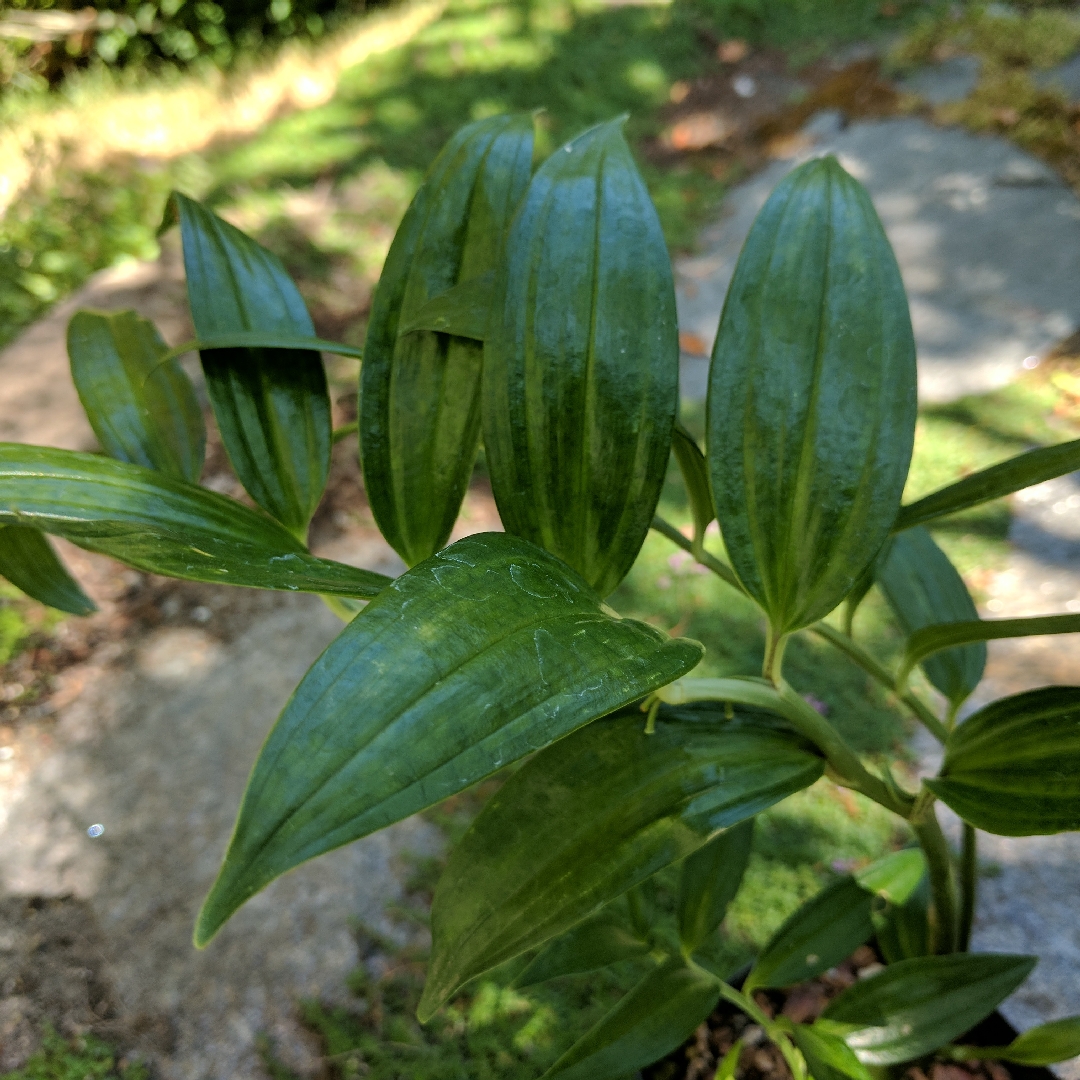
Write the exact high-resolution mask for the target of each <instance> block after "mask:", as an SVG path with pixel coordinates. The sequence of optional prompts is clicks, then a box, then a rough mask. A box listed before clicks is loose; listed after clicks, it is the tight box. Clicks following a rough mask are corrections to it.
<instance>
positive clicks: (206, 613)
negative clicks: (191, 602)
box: [191, 604, 214, 622]
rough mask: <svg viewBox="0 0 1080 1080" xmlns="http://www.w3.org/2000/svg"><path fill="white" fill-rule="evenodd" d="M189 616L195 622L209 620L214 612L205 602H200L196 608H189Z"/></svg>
mask: <svg viewBox="0 0 1080 1080" xmlns="http://www.w3.org/2000/svg"><path fill="white" fill-rule="evenodd" d="M191 617H192V618H193V619H194V620H195V621H196V622H209V621H210V620H211V619H212V618H213V617H214V613H213V612H212V611H211V610H210V609H209V608H208V607H207V606H206V605H205V604H200V605H199V606H198V607H197V608H192V609H191Z"/></svg>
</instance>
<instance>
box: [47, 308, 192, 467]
mask: <svg viewBox="0 0 1080 1080" xmlns="http://www.w3.org/2000/svg"><path fill="white" fill-rule="evenodd" d="M67 346H68V357H69V359H70V361H71V377H72V379H73V380H74V382H75V389H76V390H77V391H78V393H79V400H80V401H81V402H82V406H83V408H84V409H85V410H86V415H87V418H88V419H89V420H90V426H91V427H92V428H93V429H94V434H95V435H96V436H97V438H98V442H99V443H101V448H102V449H103V450H104V451H105V453H107V454H110V455H111V456H112V457H114V458H118V459H119V460H120V461H130V462H133V463H134V464H136V465H145V466H146V467H147V468H148V469H157V470H158V471H159V472H163V473H167V474H168V475H169V476H173V477H175V478H176V479H177V480H187V481H190V482H191V483H193V484H194V483H198V480H199V476H200V475H201V474H202V467H203V456H204V453H205V451H206V427H205V425H204V424H203V417H202V410H201V409H200V408H199V403H198V401H197V400H196V399H195V390H194V388H193V387H192V385H191V380H190V379H189V378H188V377H187V373H186V372H185V371H184V369H183V368H182V367H181V366H180V365H179V364H178V363H177V362H176V361H175V360H163V358H164V356H165V353H166V351H167V347H166V345H165V342H164V341H162V340H161V335H160V334H158V332H157V329H156V328H155V327H154V324H153V323H152V322H150V320H149V319H143V318H140V317H139V316H138V315H136V314H135V312H134V311H118V312H113V313H105V312H96V311H78V312H76V313H75V315H74V316H73V317H72V320H71V322H70V323H68V332H67Z"/></svg>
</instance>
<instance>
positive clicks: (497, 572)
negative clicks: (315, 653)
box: [195, 533, 701, 952]
mask: <svg viewBox="0 0 1080 1080" xmlns="http://www.w3.org/2000/svg"><path fill="white" fill-rule="evenodd" d="M700 656H701V646H700V645H698V644H697V643H696V642H692V641H686V640H684V639H677V640H674V641H673V640H671V639H670V638H668V637H667V635H666V634H662V633H660V632H659V631H657V630H654V629H652V628H651V627H648V626H645V625H644V624H643V623H639V622H634V621H633V620H630V619H620V618H618V617H617V616H616V615H615V614H614V613H613V612H611V611H610V609H606V608H603V607H602V605H601V603H600V601H599V599H598V598H597V597H596V595H595V594H594V593H592V591H591V590H590V589H589V588H588V587H587V586H586V585H585V583H584V582H583V581H582V580H581V579H580V578H578V576H577V575H576V574H574V573H573V572H572V571H570V570H569V568H567V567H566V566H565V565H564V564H562V563H560V562H559V560H558V559H554V558H552V557H551V556H549V555H546V554H545V553H544V552H542V551H540V550H539V549H538V548H535V547H533V545H531V544H529V543H527V542H525V541H523V540H520V539H518V538H517V537H513V536H508V535H506V534H505V533H482V534H479V535H476V536H470V537H468V538H466V539H465V540H461V541H459V542H458V543H457V544H454V545H453V546H452V547H450V548H447V549H446V550H445V551H443V552H440V553H438V554H437V555H435V556H433V557H432V558H431V559H428V560H427V561H426V562H424V563H422V564H421V565H419V566H417V567H415V568H414V569H412V570H410V571H409V572H408V573H407V574H405V575H404V576H403V577H400V578H398V579H397V580H396V581H395V582H394V583H393V584H392V585H391V586H390V587H389V588H388V589H387V590H386V591H385V592H384V593H383V594H382V595H381V596H379V597H378V598H377V599H376V600H375V601H374V602H373V603H371V604H370V605H368V607H367V608H366V609H365V610H364V611H362V612H361V613H360V614H359V615H358V616H357V617H356V618H355V619H353V621H352V622H351V623H349V625H348V626H347V627H346V628H345V630H344V631H342V633H341V635H340V636H339V637H338V638H337V640H336V641H335V642H334V643H333V644H332V645H331V646H330V647H329V648H328V649H327V650H326V652H324V653H323V654H322V656H321V657H320V658H319V659H318V660H317V661H316V662H315V664H314V665H313V666H312V667H311V669H310V670H309V671H308V673H307V675H305V676H304V679H303V681H302V682H301V683H300V685H299V686H298V687H297V689H296V691H295V693H294V694H293V697H292V699H291V700H290V702H289V704H288V705H287V706H286V707H285V710H284V711H283V712H282V714H281V716H280V718H279V719H278V722H277V724H276V725H275V727H274V729H273V731H272V732H271V733H270V736H269V738H268V739H267V741H266V745H265V746H264V747H263V749H262V752H261V753H260V755H259V759H258V761H257V762H256V763H255V768H254V770H253V772H252V775H251V780H250V781H249V783H248V789H247V791H246V793H245V795H244V802H243V805H242V806H241V808H240V816H239V819H238V821H237V825H236V831H235V833H234V834H233V838H232V842H231V843H230V845H229V851H228V854H227V856H226V858H225V864H224V866H223V867H222V869H221V872H220V874H219V876H218V880H217V881H216V883H215V884H214V887H213V889H212V891H211V893H210V895H209V897H207V900H206V902H205V904H204V905H203V909H202V911H201V913H200V915H199V922H198V926H197V929H196V934H195V937H196V941H197V942H198V943H199V944H200V945H201V944H205V943H206V942H207V941H209V940H210V938H211V937H213V935H214V934H215V933H216V932H217V930H218V928H219V927H220V926H221V925H222V923H223V922H224V921H225V920H226V919H227V918H228V917H229V916H230V915H231V914H232V913H233V912H234V911H235V910H236V909H237V908H238V907H239V906H240V905H241V904H242V903H244V901H246V900H247V899H248V897H250V896H252V895H253V894H254V893H255V892H257V891H258V890H259V889H261V888H262V887H263V886H264V885H266V884H267V883H268V882H270V881H272V880H273V879H274V878H276V877H278V876H279V875H280V874H283V873H285V871H286V870H290V869H291V868H292V867H294V866H296V865H298V864H299V863H302V862H304V861H305V860H307V859H311V858H314V857H315V856H316V855H321V854H322V853H323V852H324V851H330V850H332V849H333V848H336V847H340V846H341V845H342V844H347V843H349V841H351V840H356V839H358V838H359V837H361V836H366V835H367V834H368V833H371V832H374V831H375V830H376V829H381V828H383V827H384V826H386V825H389V824H391V823H392V822H394V821H399V820H401V819H402V818H404V817H408V816H409V815H410V814H414V813H416V812H417V811H418V810H422V809H424V807H427V806H430V805H432V803H436V802H438V801H440V800H441V799H445V798H447V797H448V796H450V795H453V794H455V793H456V792H458V791H461V790H462V789H464V788H466V787H469V786H470V785H471V784H474V783H475V782H476V781H477V780H480V779H482V778H483V777H485V776H488V775H489V774H490V773H493V772H495V771H496V770H498V769H500V768H502V766H504V765H507V764H509V763H510V762H512V761H516V760H517V759H518V758H520V757H523V756H524V755H526V754H530V753H532V752H533V751H534V750H537V749H539V748H540V747H543V746H546V745H547V744H548V743H550V742H552V741H553V740H555V739H559V738H561V737H562V736H563V735H566V734H567V733H568V732H571V731H573V730H574V729H575V728H577V727H580V726H581V725H582V724H585V723H588V722H589V721H590V720H592V719H594V718H595V717H597V716H602V715H604V714H605V713H607V712H610V711H612V710H613V709H617V708H619V707H621V706H623V705H625V704H627V703H628V702H631V701H635V700H637V699H638V698H640V697H642V696H643V695H645V694H647V693H649V692H650V691H651V690H654V689H656V688H658V687H660V686H662V685H663V684H664V683H667V682H670V681H671V680H672V679H675V678H677V677H679V676H680V675H682V674H685V673H686V672H687V671H689V670H690V669H691V668H692V667H693V666H694V665H695V664H696V663H697V662H698V660H699V658H700ZM594 906H595V905H594ZM588 914H589V910H588V909H586V910H581V911H579V912H578V914H577V917H576V918H574V919H571V920H570V921H569V922H567V923H564V924H563V925H562V926H560V927H559V928H558V930H559V931H561V930H563V929H567V928H568V927H569V926H570V925H571V924H572V923H573V922H577V921H579V920H580V919H581V918H582V917H584V916H586V915H588ZM539 943H540V942H539V940H536V941H532V942H529V943H527V944H526V946H525V947H524V948H529V947H531V946H533V945H537V944H539ZM521 951H524V950H523V949H522V950H518V952H521Z"/></svg>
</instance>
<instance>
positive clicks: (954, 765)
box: [926, 686, 1080, 836]
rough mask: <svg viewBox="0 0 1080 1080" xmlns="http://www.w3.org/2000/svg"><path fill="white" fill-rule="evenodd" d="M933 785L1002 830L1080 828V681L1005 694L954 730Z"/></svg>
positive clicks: (966, 815) (1029, 832)
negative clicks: (1076, 684) (1006, 695)
mask: <svg viewBox="0 0 1080 1080" xmlns="http://www.w3.org/2000/svg"><path fill="white" fill-rule="evenodd" d="M926 784H927V786H928V787H929V788H930V789H931V790H932V791H933V792H934V794H935V795H937V796H938V798H939V799H941V800H942V802H944V803H947V804H948V805H949V806H951V807H952V808H953V810H955V811H956V812H957V813H958V814H959V815H960V816H961V817H962V818H963V819H964V820H965V821H968V822H970V823H971V824H972V825H975V826H976V827H977V828H980V829H985V830H986V831H987V832H992V833H998V834H999V835H1002V836H1035V835H1044V834H1047V833H1057V832H1066V831H1068V830H1072V829H1080V687H1075V686H1048V687H1044V688H1043V689H1041V690H1030V691H1028V692H1027V693H1023V694H1017V695H1015V696H1014V697H1009V698H1002V699H1001V700H1000V701H995V702H993V703H992V704H990V705H987V706H986V708H984V709H981V710H980V711H979V712H977V713H975V715H974V716H971V717H969V718H968V719H967V720H965V721H964V723H963V724H961V725H960V726H959V727H958V728H956V729H955V730H954V731H953V733H952V734H951V735H950V736H949V741H948V742H947V743H946V744H945V763H944V765H943V766H942V768H941V774H940V776H939V777H938V778H937V779H934V780H927V781H926Z"/></svg>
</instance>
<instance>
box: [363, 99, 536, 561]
mask: <svg viewBox="0 0 1080 1080" xmlns="http://www.w3.org/2000/svg"><path fill="white" fill-rule="evenodd" d="M532 145H533V135H532V118H531V117H528V116H495V117H491V118H490V119H487V120H480V121H477V122H476V123H474V124H469V125H467V126H466V127H464V128H462V129H461V130H460V131H458V132H457V134H455V135H454V137H453V138H452V139H451V140H450V141H449V142H448V143H447V144H446V146H445V148H444V149H443V151H442V152H441V153H440V154H439V156H438V157H437V158H436V159H435V162H434V164H433V165H432V166H431V169H430V171H429V172H428V175H427V178H426V179H425V181H424V183H423V185H422V186H421V187H420V190H419V191H418V192H417V193H416V197H415V198H414V199H413V201H412V204H411V205H410V207H409V209H408V211H407V212H406V214H405V218H404V220H403V221H402V223H401V226H400V228H399V229H398V232H397V235H396V236H395V237H394V243H393V245H392V246H391V248H390V254H389V255H388V256H387V259H386V266H385V267H384V269H383V273H382V278H381V279H380V281H379V287H378V289H377V290H376V292H375V299H374V302H373V303H372V308H371V319H370V321H369V323H368V333H367V341H366V343H365V345H364V366H363V369H362V371H361V373H360V381H361V406H360V450H361V460H362V463H363V467H364V485H365V487H366V490H367V495H368V500H369V502H370V504H371V509H372V512H373V513H374V515H375V520H376V521H377V522H378V524H379V528H380V529H381V530H382V533H383V535H384V536H385V537H386V539H387V540H388V541H389V542H390V544H391V545H392V546H393V547H394V549H395V550H396V551H397V552H398V554H399V555H401V557H402V558H403V559H404V560H405V561H406V562H407V563H410V564H412V563H416V562H419V561H420V560H421V559H426V558H427V557H428V556H429V555H431V554H432V553H433V552H435V551H437V550H438V549H439V548H440V547H442V545H443V544H445V543H446V538H447V537H448V536H449V535H450V530H451V529H452V528H453V525H454V520H455V518H456V517H457V513H458V509H459V508H460V506H461V500H462V498H463V497H464V495H465V489H466V487H467V486H468V483H469V477H470V476H471V475H472V468H473V463H474V462H475V460H476V451H477V447H478V446H479V442H480V381H481V374H482V369H483V346H482V345H481V344H480V343H479V342H477V341H472V340H468V338H469V337H472V336H473V333H470V334H469V335H467V336H465V335H461V336H450V335H449V334H448V333H436V332H435V330H436V329H438V330H445V329H450V330H451V332H452V333H453V332H457V333H459V334H460V332H461V330H462V328H461V327H460V326H455V327H443V326H438V327H433V328H428V329H418V328H417V327H418V325H421V326H422V325H424V324H425V323H427V322H432V321H438V320H439V319H445V318H446V317H447V316H448V315H449V314H450V311H449V309H450V308H451V307H452V306H453V302H454V300H455V298H457V299H461V298H462V292H464V299H465V300H466V301H467V306H469V307H470V310H471V311H472V316H471V317H472V318H473V319H474V321H477V323H478V325H477V326H475V327H474V328H473V330H474V331H476V330H479V331H480V332H481V334H482V329H483V324H484V323H486V321H487V317H486V313H484V312H483V311H478V310H476V309H477V305H478V304H479V305H480V307H484V306H486V305H490V302H491V286H490V284H487V285H486V286H485V285H483V284H480V282H486V281H487V280H488V279H487V278H486V275H487V274H488V273H490V272H491V271H492V270H493V269H494V267H495V264H496V261H497V259H498V256H499V252H500V249H501V246H502V242H503V237H504V235H505V232H506V227H507V225H508V224H509V221H510V217H511V215H512V214H513V212H514V209H515V207H516V206H517V204H518V202H519V201H520V200H521V196H522V194H523V193H524V191H525V188H526V185H527V184H528V182H529V171H530V168H531V163H532ZM454 286H457V289H455V288H454ZM477 290H478V291H477ZM485 294H486V295H485ZM470 298H471V300H470ZM432 306H434V308H435V310H434V312H433V313H432V312H431V310H430V309H431V307H432ZM428 315H431V316H432V318H430V319H429V318H428ZM417 320H419V323H418V322H417Z"/></svg>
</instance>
